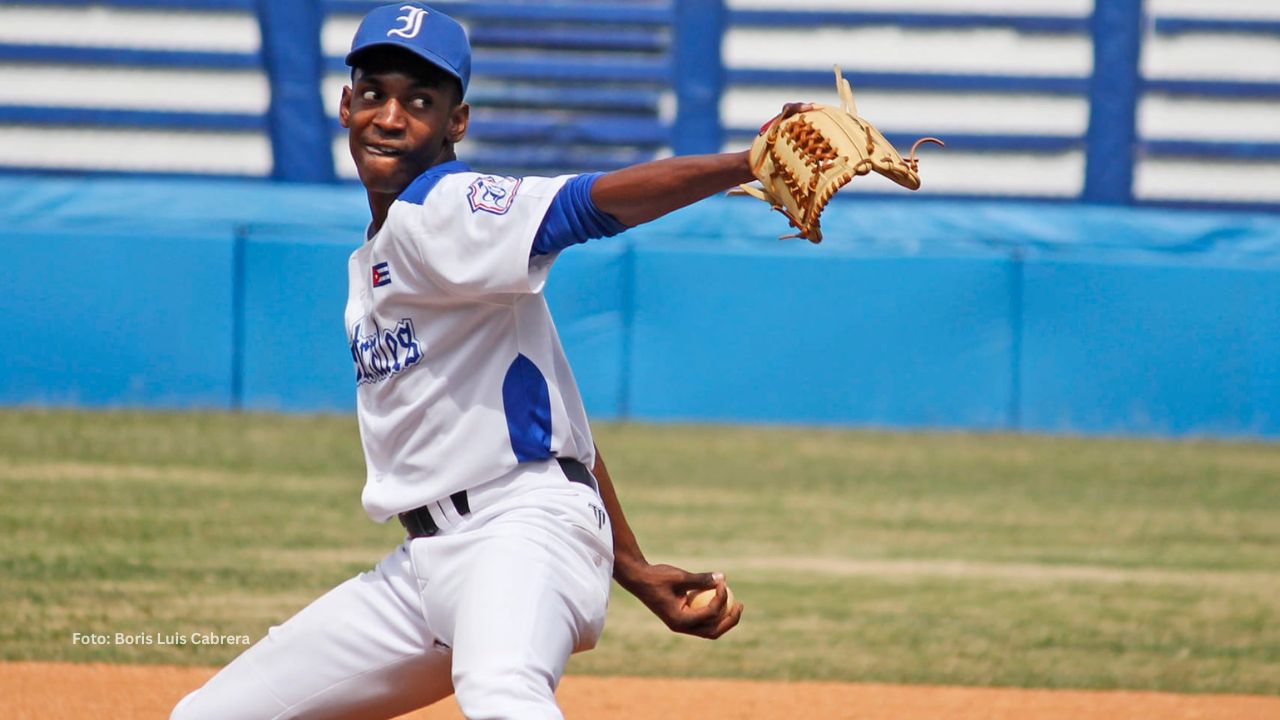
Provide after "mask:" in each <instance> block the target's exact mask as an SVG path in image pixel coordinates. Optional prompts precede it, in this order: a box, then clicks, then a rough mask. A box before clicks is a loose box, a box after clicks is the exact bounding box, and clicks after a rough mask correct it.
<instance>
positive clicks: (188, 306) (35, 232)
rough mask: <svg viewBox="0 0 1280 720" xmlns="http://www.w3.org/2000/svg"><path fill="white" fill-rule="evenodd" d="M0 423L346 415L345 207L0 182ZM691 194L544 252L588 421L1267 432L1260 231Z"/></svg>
mask: <svg viewBox="0 0 1280 720" xmlns="http://www.w3.org/2000/svg"><path fill="white" fill-rule="evenodd" d="M0 217H3V218H4V221H5V222H4V223H3V226H2V227H0V261H2V262H0V287H2V288H3V292H0V317H3V321H2V322H3V323H4V324H3V327H2V328H0V330H2V332H0V356H2V357H3V358H4V360H3V374H2V375H0V403H3V404H8V405H84V406H148V407H180V408H182V407H212V408H248V409H264V410H286V411H317V410H320V411H341V412H345V411H349V410H350V409H351V408H352V407H353V405H354V401H353V398H354V384H353V375H352V367H351V361H350V357H349V354H348V350H347V345H346V339H345V334H344V329H343V327H342V310H343V305H344V303H345V297H346V292H345V285H346V259H347V256H348V255H349V254H350V252H351V250H352V249H353V248H354V247H355V246H356V245H357V244H358V243H359V241H360V238H361V234H362V230H363V226H364V223H365V222H366V219H367V209H366V207H365V204H364V198H363V195H362V193H361V191H360V190H359V189H358V188H352V187H331V186H329V187H323V186H314V187H307V186H279V185H272V184H269V183H256V182H250V183H237V182H229V181H145V180H70V179H61V180H58V179H50V180H35V179H31V178H3V177H0ZM785 224H786V223H785V221H784V220H782V218H781V217H780V216H778V215H776V214H773V213H771V212H770V211H769V210H768V209H767V208H766V207H764V205H763V204H760V203H756V202H753V201H750V200H748V199H743V198H716V199H712V200H709V201H707V202H704V203H702V204H700V205H698V206H695V207H693V208H689V209H686V210H682V211H680V212H678V213H676V214H674V215H672V216H669V217H667V218H664V219H662V220H660V221H658V222H656V223H653V224H651V225H648V226H645V227H642V228H637V229H635V230H632V231H630V232H628V233H626V234H625V235H624V236H622V237H620V238H615V239H612V240H606V241H597V242H594V243H591V244H588V245H587V246H583V247H575V248H571V249H569V250H567V251H566V252H565V253H564V254H563V255H562V257H561V258H560V259H559V260H558V261H557V263H556V266H555V268H554V270H553V271H552V275H551V280H550V282H549V284H548V288H547V298H548V302H549V303H550V304H551V306H552V310H553V312H554V314H555V316H556V321H557V326H558V328H559V331H560V334H561V337H562V339H563V341H564V344H565V347H566V350H567V352H568V353H569V356H570V359H571V361H572V362H573V365H574V368H575V372H576V376H577V378H578V381H579V384H580V385H581V387H582V391H583V395H584V398H585V399H586V402H587V406H588V410H589V411H590V412H591V414H592V415H593V416H595V417H599V418H636V419H651V420H695V421H729V422H784V423H820V424H841V425H874V426H889V427H909V428H922V427H938V428H975V429H1010V430H1021V429H1025V430H1035V431H1049V432H1084V433H1142V434H1172V435H1185V434H1196V435H1217V436H1280V332H1277V330H1278V329H1280V218H1276V217H1274V216H1266V215H1249V214H1232V213H1209V212H1189V211H1169V210H1164V211H1160V210H1149V209H1132V208H1113V207H1082V206H1076V205H1065V204H1064V205H1055V204H1030V203H997V202H936V201H935V202H909V201H897V200H885V199H876V200H862V199H858V198H857V197H856V193H854V192H850V193H846V195H844V196H842V198H841V200H840V201H839V202H836V203H834V204H833V206H832V207H831V208H829V210H828V212H827V215H826V216H825V218H824V226H825V232H826V235H827V240H826V242H824V243H823V244H822V245H821V246H811V245H809V244H808V243H804V242H799V241H788V242H779V241H777V240H776V239H775V238H776V236H777V235H778V234H782V233H783V232H785V231H786V228H785Z"/></svg>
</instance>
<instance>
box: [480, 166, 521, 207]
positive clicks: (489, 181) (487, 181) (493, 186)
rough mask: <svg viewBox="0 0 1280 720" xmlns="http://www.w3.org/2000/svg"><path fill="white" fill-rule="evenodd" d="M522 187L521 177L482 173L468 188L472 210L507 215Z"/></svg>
mask: <svg viewBox="0 0 1280 720" xmlns="http://www.w3.org/2000/svg"><path fill="white" fill-rule="evenodd" d="M519 189H520V179H519V178H513V177H498V176H496V175H482V176H480V177H478V178H476V179H475V181H473V182H472V183H471V187H470V188H468V190H467V202H468V203H470V204H471V212H472V214H475V213H477V212H481V211H483V212H487V213H493V214H494V215H506V214H507V211H508V210H510V209H511V203H513V202H515V200H516V191H517V190H519Z"/></svg>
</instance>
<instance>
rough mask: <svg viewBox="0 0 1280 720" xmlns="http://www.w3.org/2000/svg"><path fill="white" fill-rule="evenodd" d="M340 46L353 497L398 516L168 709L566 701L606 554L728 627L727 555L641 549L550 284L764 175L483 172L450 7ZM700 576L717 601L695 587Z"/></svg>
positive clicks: (734, 618) (499, 709) (649, 599)
mask: <svg viewBox="0 0 1280 720" xmlns="http://www.w3.org/2000/svg"><path fill="white" fill-rule="evenodd" d="M347 63H348V64H349V65H350V66H351V67H352V83H351V86H349V87H346V88H344V89H343V93H342V104H341V111H340V122H341V124H342V126H343V127H344V128H346V129H347V130H348V131H349V144H350V150H351V154H352V157H353V158H354V160H355V165H356V168H357V170H358V172H359V176H360V181H361V183H362V184H363V185H364V187H365V190H366V192H367V194H368V200H369V209H370V213H371V215H372V219H371V222H370V223H369V226H368V229H367V231H366V233H365V235H366V236H365V242H364V244H363V246H362V247H360V248H359V249H357V250H356V251H355V252H354V253H352V255H351V258H350V261H349V272H348V275H349V282H350V290H349V295H348V299H347V306H346V314H345V320H346V327H347V332H348V340H349V341H350V346H349V352H350V355H351V360H352V363H353V374H354V379H355V383H356V388H357V412H358V417H359V425H360V435H361V439H362V442H363V446H364V453H365V458H366V463H367V466H368V477H367V480H366V483H365V486H364V491H363V495H362V502H363V504H364V507H365V509H366V511H367V512H368V514H369V516H370V517H371V518H373V519H374V520H376V521H378V522H385V521H387V520H390V519H391V518H397V519H398V520H399V522H400V523H402V524H403V526H404V527H405V529H406V532H407V538H406V540H405V541H404V542H403V543H402V544H401V545H400V546H399V547H397V548H395V549H394V550H392V551H391V553H390V554H388V555H387V556H386V557H385V558H384V559H383V560H382V561H381V562H380V563H379V564H378V565H377V567H376V568H374V569H373V570H371V571H369V572H365V573H362V574H360V575H359V576H357V577H354V578H351V579H350V580H347V581H346V582H344V583H342V584H341V585H339V586H338V587H336V588H334V589H333V590H331V591H329V592H328V593H327V594H325V595H324V596H322V597H320V598H319V599H318V600H316V601H315V602H313V603H312V604H311V605H309V606H307V607H306V608H304V609H303V610H301V611H300V612H299V613H298V614H297V615H295V616H294V617H292V618H291V619H289V620H288V621H286V622H285V623H284V624H282V625H280V626H277V627H273V628H271V629H270V631H269V632H268V633H267V635H266V636H265V637H264V638H262V640H260V641H259V642H258V643H257V644H256V645H254V646H253V647H251V648H249V649H248V650H246V651H245V652H244V653H243V654H242V655H241V656H240V657H238V658H236V659H235V660H234V661H232V662H231V663H230V664H229V665H227V666H226V667H225V668H223V669H222V670H221V671H220V672H219V673H218V674H217V675H216V676H214V677H213V678H212V679H210V680H209V682H208V683H207V684H205V685H204V686H203V687H202V688H200V689H198V690H196V691H195V692H193V693H191V694H190V695H188V696H187V697H186V698H184V699H183V700H182V701H181V702H180V703H179V704H178V706H177V707H176V708H175V709H174V711H173V714H172V717H173V718H174V719H175V720H191V719H193V718H207V719H215V718H216V719H217V720H239V719H248V718H388V717H394V716H396V715H399V714H403V713H406V712H409V711H411V710H413V709H415V708H419V707H422V706H425V705H428V704H430V703H433V702H435V701H437V700H440V699H441V698H445V697H447V696H448V695H450V694H454V695H455V697H456V699H457V702H458V704H459V706H460V707H461V709H462V712H463V714H464V715H466V717H468V718H471V719H472V720H479V719H481V718H519V719H520V720H530V719H531V718H559V717H561V714H560V711H559V709H558V708H557V705H556V701H555V689H556V686H557V684H558V682H559V680H560V676H561V673H562V671H563V669H564V665H565V662H566V661H567V659H568V657H569V655H570V654H571V653H573V652H576V651H581V650H586V649H589V648H591V647H593V646H594V645H595V644H596V641H597V639H598V638H599V636H600V633H601V630H602V628H603V625H604V618H605V609H606V605H607V602H608V595H609V581H610V578H611V577H612V578H615V579H616V580H617V581H618V582H619V584H621V585H622V586H623V587H624V588H625V589H627V590H628V591H629V592H631V593H633V594H634V595H636V596H637V597H638V598H639V599H640V600H641V601H643V602H644V603H645V605H646V606H648V607H649V608H650V609H651V610H652V611H653V612H654V613H655V614H656V615H657V616H658V617H659V618H661V619H662V620H663V621H664V622H665V623H666V624H667V625H668V626H669V627H670V628H671V629H673V630H675V631H678V632H684V633H689V634H693V635H698V636H702V637H707V638H716V637H719V636H720V635H722V634H723V633H725V632H727V631H728V630H730V629H731V628H732V627H734V626H735V625H736V624H737V623H738V621H739V618H740V617H741V614H742V606H741V604H738V603H734V604H732V607H727V606H726V605H727V604H728V603H727V602H726V588H725V585H724V578H723V576H722V575H720V574H719V573H714V574H713V573H702V574H694V573H689V572H685V571H684V570H681V569H678V568H675V567H672V566H668V565H660V564H650V563H649V562H647V561H646V559H645V557H644V555H643V553H642V552H641V550H640V547H639V545H638V544H637V542H636V539H635V537H634V535H633V534H632V532H631V530H630V529H629V527H628V526H627V523H626V519H625V517H624V515H623V513H622V509H621V507H620V506H619V504H618V499H617V496H616V494H615V492H614V489H613V484H612V482H611V481H610V479H609V474H608V472H607V471H606V469H605V466H604V463H603V461H602V460H601V459H600V457H599V455H598V453H597V451H596V449H595V445H594V443H593V441H592V438H591V429H590V427H589V425H588V423H587V417H586V413H585V412H584V410H583V406H582V399H581V398H580V396H579V394H578V389H577V387H576V385H575V383H574V379H573V374H572V373H571V371H570V368H569V364H568V362H567V361H566V359H565V356H564V352H563V350H562V349H561V346H560V341H559V339H558V337H557V335H556V330H555V327H554V325H553V324H552V321H551V317H550V315H549V313H548V310H547V305H546V302H545V301H544V299H543V295H542V287H543V284H544V283H545V282H546V278H547V273H548V271H549V269H550V267H551V265H552V263H553V262H554V261H555V259H556V257H557V255H558V254H559V253H560V252H561V251H562V250H564V249H565V248H567V247H568V246H570V245H573V244H575V243H581V242H584V241H586V240H588V239H592V238H602V237H607V236H612V235H616V234H617V233H620V232H622V231H623V230H625V229H626V228H628V227H632V226H635V225H639V224H641V223H644V222H647V221H650V220H653V219H655V218H657V217H660V216H662V215H664V214H666V213H668V212H671V211H672V210H675V209H677V208H680V207H683V206H686V205H689V204H691V203H693V202H696V201H697V200H699V199H701V198H704V197H707V196H709V195H711V194H714V193H717V192H720V191H723V190H726V189H728V188H730V187H732V186H734V185H737V184H739V183H743V182H747V181H749V180H751V179H752V175H751V170H750V168H749V167H748V161H747V155H746V153H745V152H744V153H733V154H720V155H707V156H696V157H678V158H670V159H666V160H661V161H656V162H652V163H645V164H641V165H636V166H633V167H629V168H625V169H622V170H619V171H616V172H611V173H607V174H601V173H595V174H584V175H576V176H563V177H556V178H543V177H524V178H511V177H498V176H493V175H486V174H482V173H478V172H473V171H472V170H471V169H470V168H468V167H467V165H466V164H464V163H463V162H461V161H459V160H458V159H457V157H456V155H455V148H456V146H457V145H458V143H459V142H461V141H462V139H463V138H464V136H465V135H466V131H467V121H468V110H469V109H468V106H467V104H466V102H464V100H463V98H464V97H465V93H466V91H467V85H468V81H469V79H470V69H471V50H470V45H469V43H468V40H467V37H466V34H465V32H464V31H463V29H462V27H461V26H459V25H458V23H457V22H455V21H454V20H452V19H451V18H449V17H448V16H446V15H444V14H443V13H440V12H438V11H436V10H434V9H432V8H430V7H428V6H426V5H423V4H420V3H415V2H408V3H397V4H393V5H389V6H384V7H380V8H377V9H374V10H373V11H371V12H370V13H369V14H368V16H366V17H365V18H364V20H363V22H362V23H361V25H360V27H359V30H358V31H357V33H356V36H355V38H354V41H353V43H352V48H351V53H350V54H349V55H348V56H347ZM788 107H789V108H790V107H791V106H788ZM709 588H715V589H716V594H715V597H714V599H713V600H712V601H711V603H710V604H709V605H708V606H706V607H704V608H701V609H693V608H692V607H690V606H689V605H688V604H687V602H686V594H687V593H688V592H689V591H691V590H702V589H709Z"/></svg>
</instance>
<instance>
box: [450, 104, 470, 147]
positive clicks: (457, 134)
mask: <svg viewBox="0 0 1280 720" xmlns="http://www.w3.org/2000/svg"><path fill="white" fill-rule="evenodd" d="M470 121H471V106H470V105H468V104H466V103H464V102H460V103H458V104H457V105H454V106H453V109H452V110H450V111H449V142H452V143H456V142H459V141H461V140H462V138H463V137H465V136H466V134H467V123H468V122H470Z"/></svg>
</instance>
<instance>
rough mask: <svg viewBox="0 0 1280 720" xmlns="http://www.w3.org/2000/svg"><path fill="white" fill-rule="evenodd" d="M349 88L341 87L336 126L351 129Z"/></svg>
mask: <svg viewBox="0 0 1280 720" xmlns="http://www.w3.org/2000/svg"><path fill="white" fill-rule="evenodd" d="M350 121H351V86H350V85H344V86H343V87H342V104H341V105H339V106H338V124H339V125H341V126H342V127H344V128H349V127H351V125H350Z"/></svg>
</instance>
